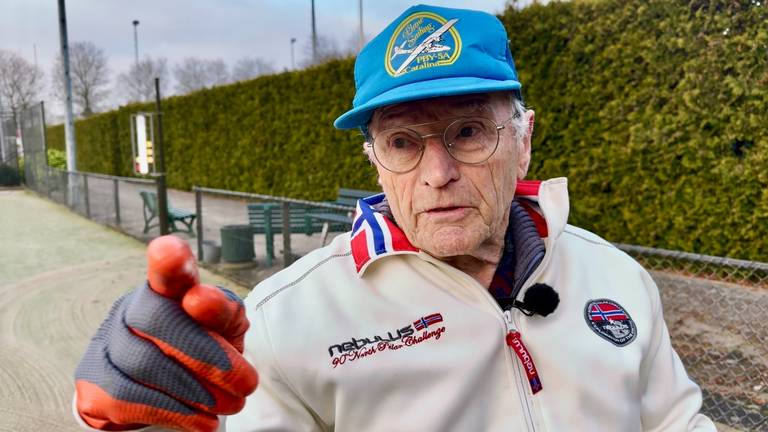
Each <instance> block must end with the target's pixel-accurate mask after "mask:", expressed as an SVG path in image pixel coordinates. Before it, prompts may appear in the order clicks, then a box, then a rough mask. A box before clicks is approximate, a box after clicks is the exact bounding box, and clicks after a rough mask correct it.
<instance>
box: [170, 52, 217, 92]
mask: <svg viewBox="0 0 768 432" xmlns="http://www.w3.org/2000/svg"><path fill="white" fill-rule="evenodd" d="M173 76H174V78H176V91H177V92H179V93H180V94H185V93H189V92H192V91H195V90H199V89H202V88H210V87H213V86H217V85H222V84H226V83H227V82H228V81H229V74H228V73H227V65H226V64H225V63H224V61H223V60H221V59H216V60H205V59H199V58H197V57H186V58H185V59H184V60H182V61H181V63H179V64H177V65H176V66H174V67H173Z"/></svg>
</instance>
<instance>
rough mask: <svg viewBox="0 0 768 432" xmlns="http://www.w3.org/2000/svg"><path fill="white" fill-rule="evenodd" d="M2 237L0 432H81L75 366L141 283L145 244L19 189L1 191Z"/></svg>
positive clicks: (209, 277)
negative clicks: (117, 305) (75, 416)
mask: <svg viewBox="0 0 768 432" xmlns="http://www.w3.org/2000/svg"><path fill="white" fill-rule="evenodd" d="M0 245H2V247H0V431H13V432H24V431H30V432H40V431H76V430H80V429H79V428H78V427H77V426H76V424H75V423H74V420H72V414H71V408H70V403H71V398H72V394H73V391H74V384H73V374H74V369H75V366H76V365H77V362H78V360H79V359H80V356H81V355H82V353H83V351H84V350H85V347H86V345H87V343H88V341H89V339H90V337H91V335H93V333H94V332H95V331H96V328H97V327H98V325H99V323H100V322H101V320H102V319H103V318H104V316H105V315H106V313H107V311H108V310H109V307H110V305H111V304H112V303H113V302H114V300H115V299H117V298H118V297H119V296H120V295H121V294H122V293H124V292H126V291H127V290H129V289H131V288H132V287H134V286H136V285H138V284H139V283H141V282H142V281H143V278H144V272H145V263H144V250H145V245H144V244H143V243H141V242H139V241H137V240H135V239H133V238H131V237H128V236H126V235H123V234H120V233H118V232H116V231H114V230H112V229H110V228H106V227H103V226H101V225H99V224H97V223H95V222H91V221H88V220H85V219H84V218H82V217H80V216H78V215H76V214H74V213H72V212H70V211H69V210H67V209H66V208H64V207H62V206H59V205H56V204H53V203H51V202H48V201H46V200H44V199H41V198H38V197H37V196H35V195H33V194H32V193H29V192H26V191H21V190H16V191H9V190H4V191H3V190H0ZM201 277H202V279H203V280H204V281H205V282H208V283H215V284H223V285H226V286H228V287H229V288H232V289H234V290H236V291H238V293H239V294H240V295H244V294H245V293H246V292H247V290H246V289H244V288H243V287H240V286H237V285H235V284H234V282H232V281H229V280H226V279H223V278H221V277H219V276H215V275H213V274H211V273H209V272H207V271H205V270H203V271H202V272H201Z"/></svg>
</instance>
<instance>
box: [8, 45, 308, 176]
mask: <svg viewBox="0 0 768 432" xmlns="http://www.w3.org/2000/svg"><path fill="white" fill-rule="evenodd" d="M293 41H294V39H291V62H293ZM3 123H5V122H4V121H3V96H2V95H0V161H5V131H4V130H3ZM8 158H9V159H10V155H8ZM17 159H18V158H17ZM16 168H17V170H18V166H17V167H16Z"/></svg>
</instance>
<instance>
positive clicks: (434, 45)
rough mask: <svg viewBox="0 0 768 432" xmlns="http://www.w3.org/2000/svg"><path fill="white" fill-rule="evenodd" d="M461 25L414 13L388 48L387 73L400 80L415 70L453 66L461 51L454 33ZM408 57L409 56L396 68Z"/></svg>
mask: <svg viewBox="0 0 768 432" xmlns="http://www.w3.org/2000/svg"><path fill="white" fill-rule="evenodd" d="M458 21H459V20H458V18H453V19H451V20H445V19H444V18H443V17H441V16H439V15H437V14H434V13H429V12H419V13H415V14H413V15H411V16H409V17H408V18H406V19H404V20H403V22H401V23H400V25H399V26H398V27H397V29H395V32H394V33H393V34H392V37H391V38H390V41H389V46H388V47H387V58H386V59H385V66H386V69H387V72H388V73H389V74H390V75H391V76H393V77H399V76H402V75H403V74H406V73H408V72H413V71H416V70H422V69H427V68H431V67H435V66H442V65H448V64H452V63H453V62H454V61H456V59H457V58H458V55H459V52H460V51H461V39H460V38H459V33H458V32H457V31H456V29H455V24H456V23H457V22H458ZM438 25H439V27H438ZM436 28H437V29H436ZM425 36H426V37H425ZM405 54H408V56H407V57H405V59H404V60H402V62H401V63H399V64H397V63H398V62H400V61H401V60H400V59H401V58H402V57H401V56H404V55H405ZM395 67H397V68H396V69H395Z"/></svg>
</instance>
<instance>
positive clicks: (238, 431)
mask: <svg viewBox="0 0 768 432" xmlns="http://www.w3.org/2000/svg"><path fill="white" fill-rule="evenodd" d="M246 307H247V308H248V309H249V310H248V319H249V321H250V323H251V326H250V328H249V329H248V332H247V334H246V336H245V353H244V355H245V358H246V359H248V361H249V362H250V363H251V364H252V365H253V366H254V367H255V368H256V371H257V372H258V373H259V385H258V387H257V388H256V391H255V392H253V393H252V394H251V395H250V396H249V397H248V398H246V401H245V407H244V408H243V409H242V411H240V412H239V413H237V414H234V415H232V416H229V417H227V419H226V432H259V431H270V432H279V431H286V432H287V431H291V432H297V431H311V432H315V431H323V430H327V429H330V428H326V427H323V426H322V425H321V424H320V423H319V421H318V420H317V419H318V417H317V416H316V415H314V414H313V413H312V411H311V409H310V408H309V407H307V405H306V404H305V403H304V402H303V401H302V400H301V398H300V397H299V395H298V394H297V393H296V392H295V391H294V389H293V387H292V385H291V383H290V380H289V377H287V376H285V374H284V373H283V371H282V370H281V368H280V361H279V360H278V358H277V356H276V354H275V352H274V349H273V346H272V342H271V338H270V333H269V328H268V326H267V322H266V320H265V318H264V313H263V311H262V310H261V309H259V310H255V311H254V310H253V306H252V305H247V306H246ZM288 324H290V323H288Z"/></svg>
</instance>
